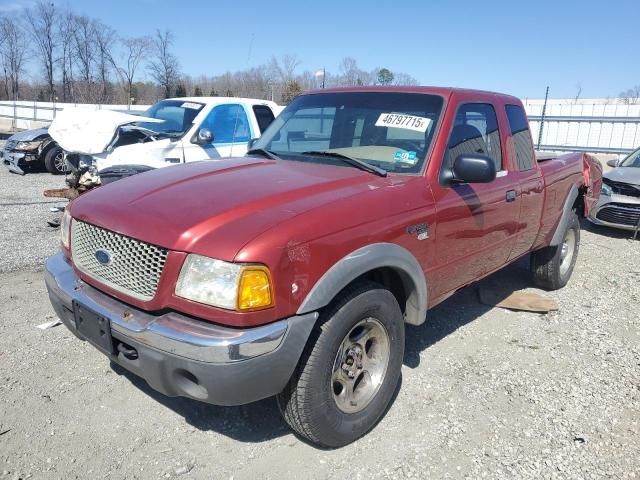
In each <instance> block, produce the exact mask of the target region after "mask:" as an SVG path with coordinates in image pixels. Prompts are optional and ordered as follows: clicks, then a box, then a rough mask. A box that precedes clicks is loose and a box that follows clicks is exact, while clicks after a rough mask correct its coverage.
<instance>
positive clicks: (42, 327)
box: [37, 318, 62, 330]
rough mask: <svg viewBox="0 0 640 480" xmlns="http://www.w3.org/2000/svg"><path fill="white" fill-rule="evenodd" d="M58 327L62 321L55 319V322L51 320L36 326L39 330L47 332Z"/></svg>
mask: <svg viewBox="0 0 640 480" xmlns="http://www.w3.org/2000/svg"><path fill="white" fill-rule="evenodd" d="M58 325H62V321H61V320H60V319H59V318H56V319H55V320H51V321H50V322H45V323H41V324H40V325H37V328H39V329H40V330H47V329H49V328H53V327H57V326H58Z"/></svg>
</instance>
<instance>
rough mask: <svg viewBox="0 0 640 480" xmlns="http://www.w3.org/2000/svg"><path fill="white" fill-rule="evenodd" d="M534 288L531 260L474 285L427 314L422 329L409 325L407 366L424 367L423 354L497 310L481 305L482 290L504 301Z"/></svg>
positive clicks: (499, 271) (405, 356) (494, 274)
mask: <svg viewBox="0 0 640 480" xmlns="http://www.w3.org/2000/svg"><path fill="white" fill-rule="evenodd" d="M532 286H533V282H532V281H531V274H530V273H529V256H528V255H527V256H525V257H524V258H521V259H520V260H518V261H517V262H515V263H513V264H511V265H509V266H507V267H505V268H503V269H501V270H498V271H497V272H495V273H493V274H491V275H489V276H488V277H486V278H484V279H483V280H480V281H479V282H476V283H473V284H471V285H469V286H467V287H465V288H463V289H461V290H459V291H458V292H456V293H455V294H454V295H453V296H451V297H449V298H448V299H447V300H445V301H444V302H442V303H441V304H439V305H437V306H436V307H434V308H432V309H431V310H429V311H428V312H427V321H426V322H424V323H423V324H422V325H420V326H412V325H407V327H406V340H405V352H404V364H405V365H406V366H407V367H409V368H416V367H418V365H420V353H421V352H423V351H424V350H426V349H428V348H429V347H430V346H431V345H434V344H436V343H438V342H439V341H440V340H442V339H443V338H445V337H446V336H447V335H450V334H451V333H453V332H455V331H456V330H457V329H458V328H460V327H462V326H464V325H467V324H468V323H471V322H473V321H474V320H476V319H477V318H478V317H480V316H482V315H484V314H485V313H487V312H488V311H490V310H492V309H493V308H494V307H491V306H489V305H484V304H482V303H480V301H479V299H478V288H481V287H486V288H491V289H492V290H493V291H495V292H497V294H498V295H500V297H501V298H507V297H508V296H509V295H510V294H512V293H513V292H516V291H519V290H523V289H526V288H529V287H532Z"/></svg>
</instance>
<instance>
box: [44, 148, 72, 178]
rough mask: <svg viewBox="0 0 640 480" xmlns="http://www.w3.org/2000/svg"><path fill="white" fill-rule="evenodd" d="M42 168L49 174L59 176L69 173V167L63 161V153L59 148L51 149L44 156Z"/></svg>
mask: <svg viewBox="0 0 640 480" xmlns="http://www.w3.org/2000/svg"><path fill="white" fill-rule="evenodd" d="M44 167H45V168H46V169H47V171H48V172H49V173H53V174H54V175H61V174H63V173H67V172H69V167H67V163H66V161H65V159H64V152H63V151H62V149H61V148H60V147H53V148H51V149H49V151H48V152H47V153H46V154H45V156H44Z"/></svg>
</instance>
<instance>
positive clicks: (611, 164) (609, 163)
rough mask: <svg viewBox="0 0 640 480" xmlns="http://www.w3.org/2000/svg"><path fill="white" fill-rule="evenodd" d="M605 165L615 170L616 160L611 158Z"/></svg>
mask: <svg viewBox="0 0 640 480" xmlns="http://www.w3.org/2000/svg"><path fill="white" fill-rule="evenodd" d="M607 165H609V166H610V167H613V168H616V167H617V166H618V160H617V159H615V158H612V159H611V160H608V161H607Z"/></svg>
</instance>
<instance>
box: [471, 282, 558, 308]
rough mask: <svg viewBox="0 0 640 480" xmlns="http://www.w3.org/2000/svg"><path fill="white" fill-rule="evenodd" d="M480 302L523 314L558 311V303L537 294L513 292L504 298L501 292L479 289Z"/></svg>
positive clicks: (491, 289) (484, 288)
mask: <svg viewBox="0 0 640 480" xmlns="http://www.w3.org/2000/svg"><path fill="white" fill-rule="evenodd" d="M478 294H479V296H480V302H481V303H483V304H485V305H489V306H491V307H500V308H506V309H508V310H522V311H525V312H536V313H548V312H552V311H557V310H558V302H557V301H555V300H554V299H553V298H549V297H545V296H543V295H539V294H537V293H527V292H513V293H511V294H509V295H508V296H506V297H505V293H504V291H503V290H499V289H493V288H486V287H481V288H479V289H478Z"/></svg>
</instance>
